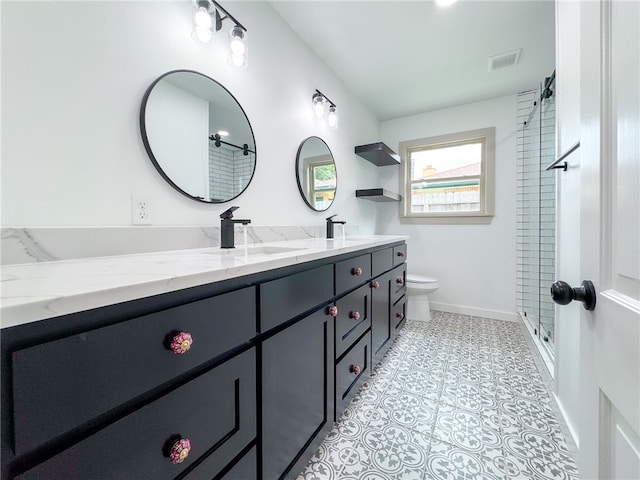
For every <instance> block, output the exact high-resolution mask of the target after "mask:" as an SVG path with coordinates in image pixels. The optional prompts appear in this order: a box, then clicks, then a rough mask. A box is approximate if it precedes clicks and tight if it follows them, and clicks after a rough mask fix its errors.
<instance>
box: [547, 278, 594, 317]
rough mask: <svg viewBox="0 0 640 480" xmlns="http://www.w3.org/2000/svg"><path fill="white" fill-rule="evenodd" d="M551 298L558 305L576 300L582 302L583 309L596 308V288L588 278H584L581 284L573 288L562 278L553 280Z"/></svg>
mask: <svg viewBox="0 0 640 480" xmlns="http://www.w3.org/2000/svg"><path fill="white" fill-rule="evenodd" d="M551 298H553V301H554V302H556V303H557V304H558V305H567V304H569V303H571V302H572V301H573V300H577V301H579V302H582V306H583V307H584V308H585V310H593V309H594V308H596V289H595V287H594V286H593V282H591V281H590V280H584V281H583V282H582V285H581V286H579V287H575V288H573V287H572V286H571V285H569V284H568V283H567V282H563V281H562V280H558V281H557V282H553V284H552V285H551Z"/></svg>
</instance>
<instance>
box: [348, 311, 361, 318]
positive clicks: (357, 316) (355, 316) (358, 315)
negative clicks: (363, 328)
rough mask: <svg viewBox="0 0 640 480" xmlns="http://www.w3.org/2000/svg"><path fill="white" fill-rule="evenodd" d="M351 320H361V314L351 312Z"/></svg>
mask: <svg viewBox="0 0 640 480" xmlns="http://www.w3.org/2000/svg"><path fill="white" fill-rule="evenodd" d="M349 318H353V319H354V320H360V312H349Z"/></svg>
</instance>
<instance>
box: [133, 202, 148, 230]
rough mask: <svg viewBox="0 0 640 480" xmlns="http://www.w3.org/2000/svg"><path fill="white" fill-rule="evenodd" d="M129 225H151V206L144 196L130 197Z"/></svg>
mask: <svg viewBox="0 0 640 480" xmlns="http://www.w3.org/2000/svg"><path fill="white" fill-rule="evenodd" d="M131 223H132V224H133V225H151V204H150V203H149V199H148V198H147V197H144V196H140V197H138V196H135V195H132V196H131Z"/></svg>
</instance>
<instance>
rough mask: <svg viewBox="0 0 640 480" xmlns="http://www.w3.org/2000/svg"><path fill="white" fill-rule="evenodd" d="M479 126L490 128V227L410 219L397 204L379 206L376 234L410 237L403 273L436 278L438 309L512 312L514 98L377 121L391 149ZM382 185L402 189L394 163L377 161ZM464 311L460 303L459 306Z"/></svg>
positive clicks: (502, 315)
mask: <svg viewBox="0 0 640 480" xmlns="http://www.w3.org/2000/svg"><path fill="white" fill-rule="evenodd" d="M485 127H495V128H496V158H495V160H496V163H495V173H496V177H495V189H496V190H495V202H496V203H495V216H494V217H493V220H492V222H491V224H489V225H408V224H401V223H400V221H399V219H398V206H397V204H395V203H388V204H381V207H380V210H379V213H378V221H377V229H376V230H377V232H378V233H382V234H383V233H396V234H401V235H409V236H410V240H409V242H408V244H409V247H408V248H409V252H408V259H409V264H408V265H409V266H408V269H409V273H412V272H413V273H418V274H423V275H429V276H432V277H436V278H437V279H438V280H439V282H440V289H439V290H438V291H436V292H435V293H434V294H433V295H432V297H431V300H432V302H433V303H434V306H435V307H436V308H442V309H449V310H452V311H456V310H458V311H459V309H460V307H467V310H468V311H469V312H473V311H474V310H475V311H477V313H478V314H482V313H483V312H484V313H485V314H488V315H489V314H491V315H492V316H494V317H496V318H515V316H514V314H515V312H516V305H515V298H516V295H515V278H516V97H515V96H507V97H501V98H497V99H494V100H489V101H484V102H477V103H472V104H468V105H463V106H460V107H455V108H449V109H444V110H438V111H434V112H429V113H425V114H421V115H414V116H411V117H405V118H399V119H395V120H390V121H387V122H383V123H382V124H381V127H380V128H381V138H382V141H384V142H385V143H386V144H387V145H389V146H390V147H391V148H393V149H396V150H397V149H398V144H399V142H401V141H404V140H413V139H418V138H425V137H431V136H436V135H442V134H447V133H453V132H461V131H465V130H473V129H478V128H485ZM382 168H383V169H385V172H386V174H385V175H384V176H383V182H384V184H383V187H384V188H387V189H389V190H393V191H395V192H401V190H400V187H399V185H398V182H399V177H398V173H399V172H400V167H382ZM463 310H464V309H463Z"/></svg>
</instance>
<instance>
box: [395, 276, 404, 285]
mask: <svg viewBox="0 0 640 480" xmlns="http://www.w3.org/2000/svg"><path fill="white" fill-rule="evenodd" d="M396 283H397V284H398V285H404V280H403V279H402V278H396Z"/></svg>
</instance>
